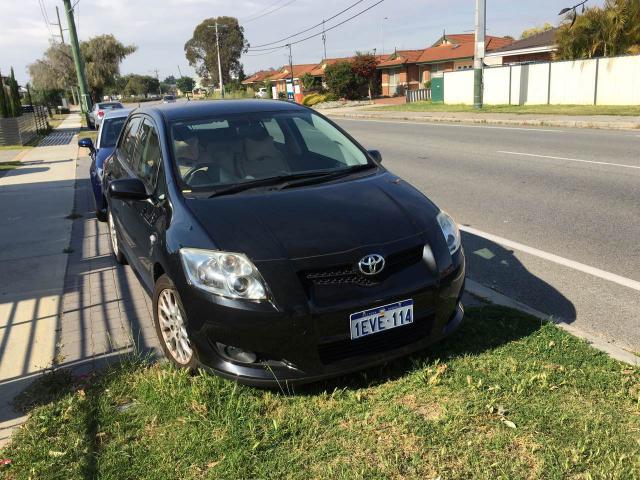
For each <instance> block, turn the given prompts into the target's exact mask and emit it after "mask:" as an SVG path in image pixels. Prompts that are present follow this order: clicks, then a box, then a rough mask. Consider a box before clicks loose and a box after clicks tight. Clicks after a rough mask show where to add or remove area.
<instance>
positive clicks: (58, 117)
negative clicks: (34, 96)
mask: <svg viewBox="0 0 640 480" xmlns="http://www.w3.org/2000/svg"><path fill="white" fill-rule="evenodd" d="M68 116H69V114H68V113H54V114H53V115H52V116H51V118H49V120H48V121H49V126H50V127H51V128H56V127H57V126H59V125H60V124H61V123H62V122H63V120H64V119H65V118H67V117H68Z"/></svg>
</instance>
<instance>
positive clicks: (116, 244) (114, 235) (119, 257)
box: [107, 209, 127, 265]
mask: <svg viewBox="0 0 640 480" xmlns="http://www.w3.org/2000/svg"><path fill="white" fill-rule="evenodd" d="M107 220H108V222H107V223H108V226H109V240H110V241H109V245H111V253H113V256H114V257H115V259H116V262H118V263H119V264H120V265H126V264H127V259H126V257H125V256H124V254H123V253H122V250H121V249H120V236H119V235H118V229H117V228H116V224H115V222H114V221H113V215H111V209H108V210H107Z"/></svg>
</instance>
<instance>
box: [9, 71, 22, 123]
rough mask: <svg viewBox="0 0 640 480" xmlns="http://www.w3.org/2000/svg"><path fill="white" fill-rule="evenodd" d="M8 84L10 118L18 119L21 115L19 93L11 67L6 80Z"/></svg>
mask: <svg viewBox="0 0 640 480" xmlns="http://www.w3.org/2000/svg"><path fill="white" fill-rule="evenodd" d="M8 83H9V101H8V103H9V109H10V112H11V116H12V117H19V116H20V115H22V103H20V92H19V90H18V82H17V81H16V76H15V75H14V73H13V67H11V74H10V76H9V78H8Z"/></svg>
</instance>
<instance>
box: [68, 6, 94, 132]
mask: <svg viewBox="0 0 640 480" xmlns="http://www.w3.org/2000/svg"><path fill="white" fill-rule="evenodd" d="M62 3H63V4H64V10H65V12H66V13H67V24H68V25H69V43H70V44H71V53H73V63H74V64H75V66H76V75H77V76H78V88H79V89H80V108H81V109H82V113H84V114H85V115H88V114H89V111H90V110H91V107H92V103H91V96H90V95H89V93H88V92H89V86H88V85H87V77H86V76H85V72H84V62H83V61H82V55H81V54H80V45H79V44H78V34H77V33H76V24H75V21H74V19H73V8H71V0H62ZM87 125H88V119H87Z"/></svg>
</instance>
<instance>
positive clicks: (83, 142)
mask: <svg viewBox="0 0 640 480" xmlns="http://www.w3.org/2000/svg"><path fill="white" fill-rule="evenodd" d="M78 146H79V147H82V148H88V149H89V150H91V151H92V152H93V151H94V150H95V147H94V146H93V141H92V140H91V139H90V138H81V139H80V140H78Z"/></svg>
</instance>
